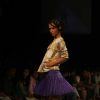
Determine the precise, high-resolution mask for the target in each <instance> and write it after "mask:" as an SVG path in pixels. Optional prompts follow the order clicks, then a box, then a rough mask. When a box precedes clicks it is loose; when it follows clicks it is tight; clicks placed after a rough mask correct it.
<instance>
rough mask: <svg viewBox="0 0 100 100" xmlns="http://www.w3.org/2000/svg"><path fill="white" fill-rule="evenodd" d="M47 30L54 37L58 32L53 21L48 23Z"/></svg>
mask: <svg viewBox="0 0 100 100" xmlns="http://www.w3.org/2000/svg"><path fill="white" fill-rule="evenodd" d="M49 31H50V33H51V35H52V36H54V37H55V36H56V35H58V34H59V30H58V28H57V27H56V26H55V25H54V24H53V23H51V24H49Z"/></svg>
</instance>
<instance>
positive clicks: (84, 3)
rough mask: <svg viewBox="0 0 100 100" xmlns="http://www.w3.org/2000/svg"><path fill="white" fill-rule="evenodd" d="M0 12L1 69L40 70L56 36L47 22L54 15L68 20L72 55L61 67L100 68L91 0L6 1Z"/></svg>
mask: <svg viewBox="0 0 100 100" xmlns="http://www.w3.org/2000/svg"><path fill="white" fill-rule="evenodd" d="M0 15H1V19H2V27H1V30H2V31H1V34H3V36H1V40H0V64H1V66H0V68H1V69H3V68H8V67H13V66H14V67H17V68H22V67H23V68H24V67H31V68H33V69H34V70H37V68H38V66H39V64H40V63H41V61H42V58H43V56H44V54H45V52H46V48H47V46H48V44H49V43H50V42H51V41H52V39H53V38H52V37H51V36H50V34H49V32H48V27H47V22H48V19H50V18H54V17H56V18H60V19H62V20H63V21H64V23H65V30H64V34H63V37H64V39H65V42H66V45H67V47H68V50H69V56H70V58H69V61H68V62H66V63H64V65H62V67H61V69H62V70H64V69H65V70H74V69H76V70H83V69H89V70H98V69H99V65H100V63H99V59H98V57H99V50H100V49H99V37H98V36H97V34H96V30H95V29H94V23H93V22H94V19H92V2H91V0H81V1H80V0H69V1H67V0H41V1H38V2H37V3H36V2H35V1H33V2H32V1H23V0H22V1H21V0H20V1H15V0H14V1H10V0H4V1H1V8H0ZM5 33H6V34H5ZM11 33H12V34H11ZM32 35H33V36H32Z"/></svg>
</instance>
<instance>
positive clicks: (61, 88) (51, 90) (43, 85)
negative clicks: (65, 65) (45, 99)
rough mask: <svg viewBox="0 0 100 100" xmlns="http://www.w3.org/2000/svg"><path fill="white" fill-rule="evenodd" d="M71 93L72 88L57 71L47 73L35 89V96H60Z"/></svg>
mask: <svg viewBox="0 0 100 100" xmlns="http://www.w3.org/2000/svg"><path fill="white" fill-rule="evenodd" d="M73 92H74V89H73V87H72V86H71V85H70V84H69V83H68V81H67V80H66V79H65V78H64V77H63V76H62V74H61V73H60V71H58V70H51V71H48V72H47V73H46V74H45V76H44V77H43V79H42V80H41V81H40V82H39V83H38V84H37V85H36V87H35V94H36V95H40V96H61V95H64V94H69V93H73Z"/></svg>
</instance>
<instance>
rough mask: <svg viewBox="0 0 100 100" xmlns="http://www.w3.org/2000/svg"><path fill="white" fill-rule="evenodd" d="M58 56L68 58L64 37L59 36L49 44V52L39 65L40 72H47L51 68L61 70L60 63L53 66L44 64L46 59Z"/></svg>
mask: <svg viewBox="0 0 100 100" xmlns="http://www.w3.org/2000/svg"><path fill="white" fill-rule="evenodd" d="M58 57H64V58H68V57H69V56H68V51H67V48H66V44H65V41H64V39H63V38H62V37H58V38H56V39H54V40H53V41H52V43H51V44H50V45H49V46H48V48H47V52H46V53H45V56H44V58H43V60H42V63H41V64H40V66H39V69H38V72H47V71H50V70H60V69H59V66H60V64H58V65H56V66H52V67H47V66H45V65H44V62H45V61H50V60H53V59H55V58H58Z"/></svg>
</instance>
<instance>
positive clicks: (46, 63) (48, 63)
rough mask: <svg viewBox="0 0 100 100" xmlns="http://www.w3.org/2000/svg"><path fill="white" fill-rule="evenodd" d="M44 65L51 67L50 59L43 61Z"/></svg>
mask: <svg viewBox="0 0 100 100" xmlns="http://www.w3.org/2000/svg"><path fill="white" fill-rule="evenodd" d="M44 65H45V66H46V67H51V66H52V62H50V61H45V62H44Z"/></svg>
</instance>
